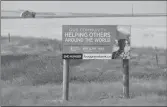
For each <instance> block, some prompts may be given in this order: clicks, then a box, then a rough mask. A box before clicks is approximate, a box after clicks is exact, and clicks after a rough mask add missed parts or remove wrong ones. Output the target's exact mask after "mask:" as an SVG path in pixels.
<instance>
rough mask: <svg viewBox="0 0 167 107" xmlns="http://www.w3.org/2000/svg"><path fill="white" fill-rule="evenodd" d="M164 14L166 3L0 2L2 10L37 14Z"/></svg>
mask: <svg viewBox="0 0 167 107" xmlns="http://www.w3.org/2000/svg"><path fill="white" fill-rule="evenodd" d="M132 4H133V5H134V13H144V12H145V13H166V10H167V9H166V4H167V3H166V1H2V2H1V8H2V9H3V10H18V9H30V10H33V11H38V12H83V13H84V12H90V13H101V12H102V13H131V11H132V9H131V8H132Z"/></svg>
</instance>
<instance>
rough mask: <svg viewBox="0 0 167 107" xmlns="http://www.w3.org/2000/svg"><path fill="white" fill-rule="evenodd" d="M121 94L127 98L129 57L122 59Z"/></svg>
mask: <svg viewBox="0 0 167 107" xmlns="http://www.w3.org/2000/svg"><path fill="white" fill-rule="evenodd" d="M122 62H123V64H122V65H123V94H124V98H129V59H123V60H122Z"/></svg>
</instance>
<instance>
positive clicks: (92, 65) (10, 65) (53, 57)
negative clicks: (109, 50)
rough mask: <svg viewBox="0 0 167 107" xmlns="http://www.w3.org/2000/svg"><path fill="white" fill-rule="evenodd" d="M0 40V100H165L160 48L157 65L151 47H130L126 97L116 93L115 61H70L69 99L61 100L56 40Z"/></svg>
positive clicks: (56, 102) (126, 102)
mask: <svg viewBox="0 0 167 107" xmlns="http://www.w3.org/2000/svg"><path fill="white" fill-rule="evenodd" d="M1 43H2V49H1V50H2V53H3V52H4V53H3V55H2V57H1V86H2V91H1V92H2V100H1V104H2V105H47V106H50V105H56V106H57V105H58V106H66V105H71V106H72V105H73V106H76V105H81V106H82V105H83V106H89V105H97V106H100V105H101V106H105V105H108V106H115V105H121V106H124V105H140V106H143V105H147V106H161V105H162V106H163V105H167V103H166V100H167V99H166V97H167V79H166V78H167V68H166V62H165V61H166V56H165V55H166V54H165V52H166V51H164V50H160V49H159V51H158V59H159V61H158V66H157V63H156V60H155V53H154V51H153V49H151V48H149V49H142V48H140V49H139V48H133V49H132V56H133V57H132V59H131V61H130V99H124V98H122V87H123V86H122V72H121V67H122V65H121V63H122V62H121V60H91V61H90V60H88V61H83V60H73V61H71V62H70V96H69V101H68V102H62V101H61V96H62V85H61V83H62V59H61V54H60V53H61V49H60V45H61V42H59V41H56V40H49V39H45V40H41V39H28V38H20V37H16V38H15V39H14V38H12V41H11V42H10V43H8V41H7V38H2V39H1ZM20 47H22V48H20ZM12 48H14V49H13V50H12ZM21 52H22V54H19V53H21ZM23 53H25V54H23Z"/></svg>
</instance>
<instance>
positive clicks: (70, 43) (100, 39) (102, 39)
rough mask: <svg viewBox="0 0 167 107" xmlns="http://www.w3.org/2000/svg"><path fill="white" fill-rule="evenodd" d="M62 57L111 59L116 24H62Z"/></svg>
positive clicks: (116, 33)
mask: <svg viewBox="0 0 167 107" xmlns="http://www.w3.org/2000/svg"><path fill="white" fill-rule="evenodd" d="M62 31H63V32H62V42H63V43H62V44H63V59H112V52H113V45H114V43H115V40H116V37H117V35H118V31H117V26H116V25H63V26H62Z"/></svg>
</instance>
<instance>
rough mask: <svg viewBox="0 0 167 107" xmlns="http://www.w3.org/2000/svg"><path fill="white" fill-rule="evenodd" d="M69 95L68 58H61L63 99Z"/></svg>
mask: <svg viewBox="0 0 167 107" xmlns="http://www.w3.org/2000/svg"><path fill="white" fill-rule="evenodd" d="M68 96H69V59H63V101H68Z"/></svg>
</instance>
